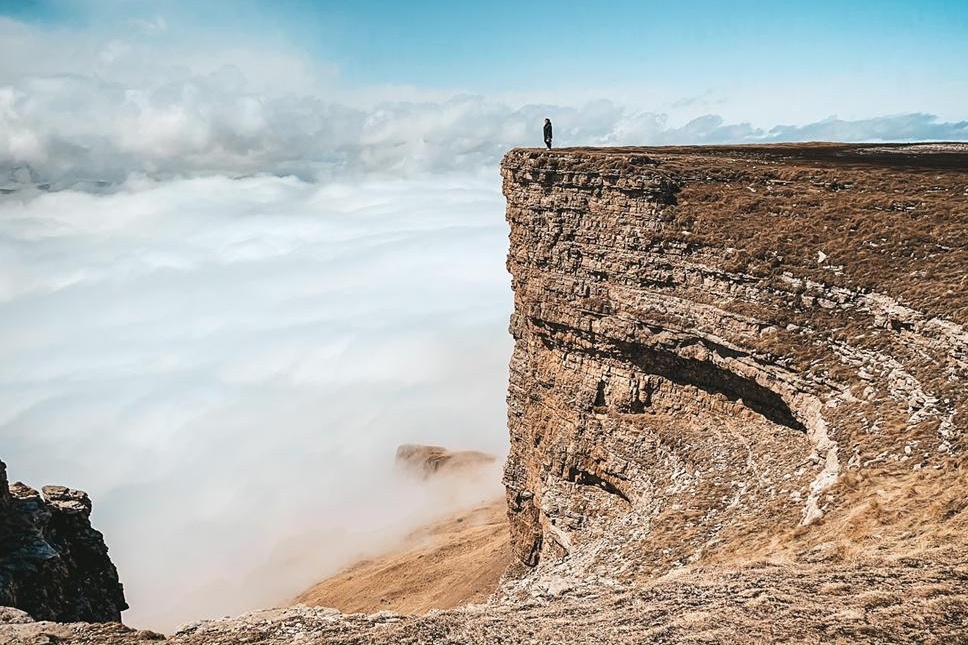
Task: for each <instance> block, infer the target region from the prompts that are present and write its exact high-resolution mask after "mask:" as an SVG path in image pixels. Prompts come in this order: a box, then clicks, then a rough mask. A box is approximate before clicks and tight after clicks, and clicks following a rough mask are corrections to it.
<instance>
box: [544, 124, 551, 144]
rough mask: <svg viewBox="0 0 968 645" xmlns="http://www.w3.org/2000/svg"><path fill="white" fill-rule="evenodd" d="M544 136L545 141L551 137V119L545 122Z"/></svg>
mask: <svg viewBox="0 0 968 645" xmlns="http://www.w3.org/2000/svg"><path fill="white" fill-rule="evenodd" d="M544 138H545V141H548V140H549V139H551V121H548V122H547V123H545V126H544Z"/></svg>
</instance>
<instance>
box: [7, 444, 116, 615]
mask: <svg viewBox="0 0 968 645" xmlns="http://www.w3.org/2000/svg"><path fill="white" fill-rule="evenodd" d="M90 515H91V500H90V498H89V497H88V496H87V493H84V492H83V491H78V490H73V489H70V488H65V487H63V486H45V487H44V488H43V494H41V493H38V492H37V491H36V490H34V489H32V488H30V487H29V486H25V485H24V484H22V483H20V482H16V483H14V484H12V485H9V486H8V484H7V469H6V465H4V464H3V462H0V607H3V606H7V607H16V608H18V609H20V610H22V611H24V612H26V613H27V614H29V615H30V616H31V617H32V618H34V619H35V620H54V621H62V622H73V621H88V622H108V621H120V620H121V612H122V611H123V610H125V609H127V608H128V605H127V603H125V601H124V591H123V589H122V587H121V583H120V582H119V581H118V572H117V570H116V569H115V568H114V565H113V564H112V563H111V560H110V558H109V557H108V549H107V546H106V545H105V544H104V538H103V536H102V535H101V533H100V532H99V531H96V530H95V529H94V528H93V527H92V526H91V522H90Z"/></svg>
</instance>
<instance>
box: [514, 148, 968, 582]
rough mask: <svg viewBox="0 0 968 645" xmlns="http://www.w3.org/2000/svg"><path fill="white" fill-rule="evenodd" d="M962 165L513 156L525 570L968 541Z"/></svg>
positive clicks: (602, 574) (629, 572)
mask: <svg viewBox="0 0 968 645" xmlns="http://www.w3.org/2000/svg"><path fill="white" fill-rule="evenodd" d="M964 162H965V155H964V154H929V153H923V152H919V149H918V148H917V147H897V148H893V149H891V148H883V147H870V146H832V145H827V146H824V145H814V146H799V147H763V148H755V147H753V148H750V147H745V148H696V149H690V148H684V149H655V150H622V149H617V150H565V151H559V152H554V153H550V154H549V153H544V152H538V151H531V150H517V151H512V152H511V153H509V154H508V155H507V156H506V157H505V160H504V164H503V166H502V171H503V176H504V192H505V195H506V196H507V200H508V210H507V216H508V221H509V222H510V225H511V245H510V252H509V258H508V269H509V271H510V272H511V274H512V276H513V280H514V296H515V310H514V315H513V317H512V320H511V333H512V334H513V335H514V338H515V350H514V355H513V358H512V360H511V380H510V388H509V395H508V425H509V430H510V436H511V454H510V457H509V459H508V463H507V468H506V478H505V483H506V484H507V488H508V503H509V508H510V518H511V526H512V542H513V545H514V549H515V554H516V556H517V558H518V559H519V561H520V562H521V563H522V564H523V565H525V566H526V567H527V569H534V570H533V571H531V570H529V571H526V572H521V574H522V575H527V576H529V577H531V578H532V579H533V578H534V577H535V575H536V574H537V575H539V577H540V575H541V574H544V573H552V574H554V575H557V576H565V577H574V578H578V579H582V580H587V579H588V578H589V576H595V577H599V578H601V579H603V580H615V579H619V580H628V579H647V578H654V577H655V576H657V575H660V574H663V573H665V572H667V571H669V570H671V569H674V568H677V567H682V566H684V565H686V564H688V563H693V562H704V563H712V562H721V561H728V562H730V563H733V564H735V563H736V562H738V561H741V560H742V559H754V558H764V557H773V556H778V555H779V554H781V553H783V554H784V555H785V556H787V557H791V558H794V559H811V558H816V557H821V556H820V555H818V553H817V550H818V549H820V550H822V551H823V552H824V553H825V554H827V555H824V556H823V557H828V556H836V557H839V558H849V557H852V556H853V555H858V554H864V553H868V552H870V551H871V550H884V551H888V552H891V553H892V554H894V555H900V554H901V553H915V552H921V551H923V550H924V549H928V548H937V549H942V550H944V549H948V548H957V547H959V546H962V545H963V544H964V543H963V541H962V539H960V538H957V537H956V531H954V525H955V524H954V523H953V522H955V519H956V518H957V519H958V521H959V522H962V521H964V519H965V518H964V503H965V502H964V500H965V493H966V487H965V483H964V475H963V471H962V466H963V454H962V441H963V434H964V430H965V425H966V412H965V402H966V394H965V383H966V377H968V367H966V347H968V334H966V332H965V329H964V328H963V327H962V325H963V324H964V323H965V320H966V318H968V309H966V304H968V295H966V294H968V290H966V289H965V280H966V273H965V267H968V244H966V242H968V240H966V222H968V198H966V192H965V191H966V188H965V185H966V184H965V182H966V181H968V172H966V170H968V164H965V163H964ZM952 540H955V543H954V544H952Z"/></svg>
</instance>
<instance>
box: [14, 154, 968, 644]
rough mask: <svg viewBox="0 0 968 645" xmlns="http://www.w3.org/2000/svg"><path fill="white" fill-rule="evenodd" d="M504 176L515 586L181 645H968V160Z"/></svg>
mask: <svg viewBox="0 0 968 645" xmlns="http://www.w3.org/2000/svg"><path fill="white" fill-rule="evenodd" d="M501 172H502V176H503V182H504V183H503V187H504V194H505V196H506V198H507V220H508V223H509V225H510V245H509V252H508V260H507V267H508V270H509V271H510V273H511V275H512V286H513V290H514V313H513V314H512V317H511V321H510V332H511V334H512V336H513V338H514V342H515V346H514V352H513V355H512V358H511V362H510V378H509V386H508V398H507V400H508V431H509V438H510V452H509V455H508V458H507V462H506V464H505V469H504V484H505V488H506V502H507V517H508V523H509V533H510V550H511V564H510V566H509V567H508V568H507V570H506V571H505V573H504V576H503V578H502V580H501V582H500V585H499V587H498V589H497V591H496V592H495V593H494V594H493V595H491V596H490V598H488V599H487V601H486V602H482V603H479V604H474V605H468V606H464V607H458V608H454V609H449V610H446V611H432V612H430V613H427V614H424V615H419V616H407V615H401V614H397V613H392V612H380V613H377V614H370V615H366V614H341V613H339V612H337V611H336V610H331V609H325V608H317V607H301V606H297V607H289V608H285V609H275V610H267V611H264V612H256V613H253V614H247V615H245V616H241V617H239V618H235V619H222V620H215V621H207V622H203V623H196V624H193V625H189V626H186V627H185V628H183V629H182V630H180V631H179V632H178V633H176V634H174V635H172V636H171V637H169V641H170V642H172V643H179V644H185V645H188V644H193V645H194V644H201V643H225V644H234V643H241V642H248V643H267V644H268V643H291V642H305V643H346V644H348V643H562V644H564V643H567V644H568V645H576V644H581V643H595V644H599V643H764V642H770V643H820V642H822V643H954V642H966V641H968V479H966V477H965V457H964V450H965V445H964V442H965V431H966V426H968V417H966V403H968V400H966V399H968V394H966V393H968V387H966V385H968V332H966V330H965V325H966V323H968V295H966V294H968V289H966V287H968V284H966V282H968V146H966V145H965V144H916V145H885V144H879V145H842V144H806V145H780V146H743V147H702V148H606V149H580V148H575V149H558V150H551V151H546V150H537V149H518V150H512V151H511V152H509V153H508V154H507V155H506V156H505V158H504V161H503V163H502V168H501ZM7 620H8V621H17V620H23V617H22V616H20V615H19V614H16V615H13V614H12V615H11V616H10V617H9V618H8V619H7ZM0 634H2V636H3V638H5V639H6V640H7V641H8V642H13V643H17V644H20V643H34V642H42V641H37V640H36V639H37V638H40V635H42V634H49V635H50V637H51V638H52V639H57V640H58V642H66V643H107V642H112V643H142V642H147V640H149V639H150V638H154V635H151V634H145V633H139V632H135V631H131V630H127V628H125V627H123V626H120V625H117V624H110V623H108V624H104V625H90V624H84V623H79V624H66V625H65V624H55V623H42V622H40V623H33V622H22V623H19V624H14V623H13V622H11V623H10V624H8V625H7V626H6V627H0ZM32 639H34V640H32Z"/></svg>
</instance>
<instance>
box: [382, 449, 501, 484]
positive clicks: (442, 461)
mask: <svg viewBox="0 0 968 645" xmlns="http://www.w3.org/2000/svg"><path fill="white" fill-rule="evenodd" d="M495 461H496V458H495V457H494V455H489V454H487V453H486V452H479V451H477V450H457V451H450V450H447V449H446V448H442V447H440V446H425V445H421V444H412V443H406V444H403V445H401V446H398V447H397V453H396V466H397V468H399V469H400V470H402V471H404V472H407V473H411V474H415V475H418V476H420V477H430V476H432V475H437V474H459V473H461V472H465V471H468V470H474V469H476V468H480V467H482V466H487V465H490V464H493V463H494V462H495Z"/></svg>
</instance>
